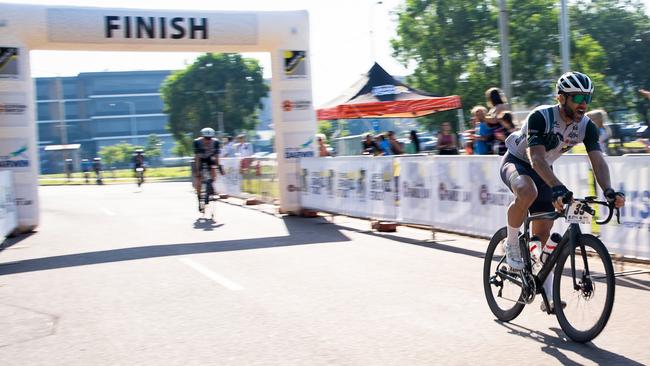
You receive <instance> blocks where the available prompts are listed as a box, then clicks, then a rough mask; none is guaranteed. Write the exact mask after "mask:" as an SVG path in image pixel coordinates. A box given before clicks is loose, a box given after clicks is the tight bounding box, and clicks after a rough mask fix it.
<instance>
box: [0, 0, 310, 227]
mask: <svg viewBox="0 0 650 366" xmlns="http://www.w3.org/2000/svg"><path fill="white" fill-rule="evenodd" d="M30 50H83V51H138V52H142V51H163V52H224V53H228V52H230V53H233V52H269V53H270V54H271V59H272V75H273V78H272V81H271V100H272V103H273V124H274V128H275V134H276V138H275V148H276V151H277V153H278V174H279V184H280V202H281V203H280V208H281V210H284V211H295V210H297V209H299V201H298V191H297V190H296V189H295V187H296V186H297V179H296V176H297V158H299V157H302V156H314V153H315V150H316V146H315V143H314V139H313V136H314V135H315V133H316V120H315V114H314V110H313V103H312V92H311V76H310V66H309V64H310V62H309V56H310V54H309V19H308V14H307V12H306V11H288V12H245V11H241V12H239V11H198V10H197V11H175V10H145V9H110V8H85V7H54V6H45V5H18V4H7V3H2V4H0V170H10V171H12V172H13V173H14V174H13V175H14V183H15V194H16V203H17V205H18V221H19V226H20V227H21V228H22V229H23V230H25V229H30V228H33V227H35V226H37V225H38V193H37V188H38V156H37V154H38V151H37V143H36V123H35V116H36V112H35V107H34V103H35V102H34V91H33V81H32V78H31V75H30V68H29V51H30ZM288 102H289V103H288ZM283 105H294V106H300V108H285V109H283V108H282V106H283ZM12 106H13V107H12Z"/></svg>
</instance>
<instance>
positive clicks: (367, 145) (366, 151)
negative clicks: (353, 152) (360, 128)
mask: <svg viewBox="0 0 650 366" xmlns="http://www.w3.org/2000/svg"><path fill="white" fill-rule="evenodd" d="M361 153H362V154H363V155H379V154H380V153H381V148H379V145H377V142H375V140H373V139H372V135H371V134H370V133H366V134H365V136H364V139H363V140H362V141H361Z"/></svg>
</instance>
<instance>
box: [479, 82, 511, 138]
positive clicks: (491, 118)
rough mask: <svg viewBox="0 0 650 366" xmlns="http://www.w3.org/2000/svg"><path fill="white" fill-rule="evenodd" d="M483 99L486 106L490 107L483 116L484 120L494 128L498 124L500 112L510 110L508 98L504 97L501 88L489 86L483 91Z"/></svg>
mask: <svg viewBox="0 0 650 366" xmlns="http://www.w3.org/2000/svg"><path fill="white" fill-rule="evenodd" d="M485 101H486V102H487V105H488V107H490V110H489V111H488V112H487V115H486V116H485V120H486V121H487V123H488V125H492V126H494V127H495V128H498V127H499V126H498V125H499V124H500V121H499V117H498V116H499V115H500V114H501V113H503V112H505V111H507V110H510V106H509V105H508V99H506V95H505V94H504V93H503V91H502V90H501V89H499V88H490V89H488V90H486V91H485Z"/></svg>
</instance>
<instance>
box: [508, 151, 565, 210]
mask: <svg viewBox="0 0 650 366" xmlns="http://www.w3.org/2000/svg"><path fill="white" fill-rule="evenodd" d="M520 175H527V176H529V177H530V178H531V179H532V180H533V182H535V186H536V187H537V198H536V199H535V201H534V202H533V204H532V205H530V207H529V208H528V212H530V213H531V214H532V213H539V212H552V211H555V208H554V207H553V190H552V189H551V187H549V186H548V184H546V182H544V180H543V179H542V177H540V176H539V174H537V172H536V171H535V169H533V167H532V166H530V164H528V163H527V162H525V161H523V160H521V159H519V158H517V157H515V156H514V155H512V154H510V152H507V153H506V154H505V155H504V156H503V159H502V160H501V180H502V181H503V183H505V184H506V185H507V186H508V188H510V191H512V187H511V186H510V182H511V181H512V180H513V179H515V178H517V177H518V176H520Z"/></svg>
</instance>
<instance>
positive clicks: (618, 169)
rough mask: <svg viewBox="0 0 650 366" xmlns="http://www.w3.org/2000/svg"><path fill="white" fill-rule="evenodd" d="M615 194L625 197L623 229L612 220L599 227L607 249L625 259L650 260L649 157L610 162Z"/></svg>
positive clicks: (642, 156)
mask: <svg viewBox="0 0 650 366" xmlns="http://www.w3.org/2000/svg"><path fill="white" fill-rule="evenodd" d="M607 162H608V163H609V170H610V174H611V177H612V186H613V188H614V189H615V190H616V191H620V192H623V193H625V200H626V202H625V207H624V208H623V209H621V225H618V224H617V223H616V219H615V218H614V219H612V222H610V223H609V224H608V225H605V226H601V227H600V234H601V239H602V241H603V242H604V243H605V245H606V246H607V248H608V249H609V250H610V251H611V252H614V253H617V254H622V255H624V256H626V257H636V258H645V259H650V156H648V155H629V156H620V157H619V156H617V157H609V158H607Z"/></svg>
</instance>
